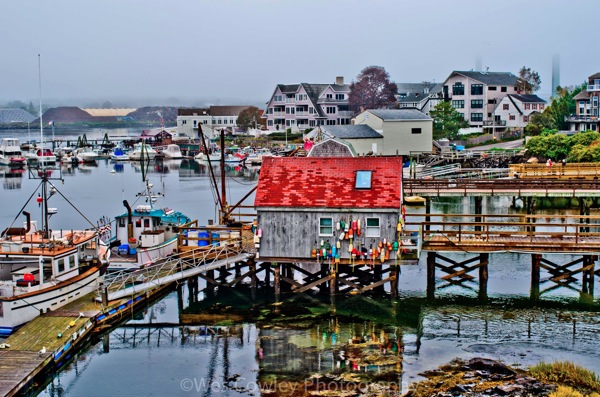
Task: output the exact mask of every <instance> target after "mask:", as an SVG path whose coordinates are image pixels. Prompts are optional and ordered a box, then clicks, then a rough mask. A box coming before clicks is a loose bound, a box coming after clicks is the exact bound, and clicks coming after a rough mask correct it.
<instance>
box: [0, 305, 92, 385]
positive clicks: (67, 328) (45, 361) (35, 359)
mask: <svg viewBox="0 0 600 397" xmlns="http://www.w3.org/2000/svg"><path fill="white" fill-rule="evenodd" d="M100 311H101V306H100V304H99V303H96V302H94V301H93V295H92V294H89V295H86V296H83V297H81V298H79V299H78V300H76V301H74V302H71V303H70V304H68V305H65V306H64V307H62V308H60V309H57V310H56V311H53V312H49V313H46V314H43V315H41V316H39V317H36V318H35V319H34V320H32V321H30V322H29V323H27V324H25V325H24V326H23V327H22V328H20V329H19V330H18V331H17V332H16V333H14V334H13V335H11V336H9V337H8V338H7V339H6V341H5V343H6V344H7V345H9V346H10V347H7V348H5V349H2V350H0V395H1V396H13V395H16V394H18V393H19V392H21V390H22V389H23V388H24V387H26V386H27V384H28V383H29V382H30V381H32V380H33V379H34V377H35V376H36V375H38V374H39V373H42V372H43V371H44V369H45V368H47V367H48V366H49V365H51V364H52V362H53V361H54V360H56V359H57V358H60V356H61V355H62V354H63V352H64V353H68V354H70V352H71V351H70V350H71V345H73V344H75V343H76V342H78V341H79V340H81V339H83V338H84V337H85V335H86V334H87V333H88V332H91V330H92V319H93V318H94V317H95V316H96V315H97V314H99V313H100ZM59 335H60V337H59ZM65 346H67V349H66V350H65Z"/></svg>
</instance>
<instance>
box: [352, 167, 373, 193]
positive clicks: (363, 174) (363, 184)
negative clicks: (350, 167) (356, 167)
mask: <svg viewBox="0 0 600 397" xmlns="http://www.w3.org/2000/svg"><path fill="white" fill-rule="evenodd" d="M372 174H373V171H356V185H355V186H354V187H355V188H356V189H370V188H371V176H372Z"/></svg>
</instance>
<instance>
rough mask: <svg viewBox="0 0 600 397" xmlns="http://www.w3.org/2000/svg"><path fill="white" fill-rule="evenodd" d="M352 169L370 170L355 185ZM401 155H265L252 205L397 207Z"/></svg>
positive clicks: (398, 204) (398, 203)
mask: <svg viewBox="0 0 600 397" xmlns="http://www.w3.org/2000/svg"><path fill="white" fill-rule="evenodd" d="M356 171H373V174H372V181H371V186H372V187H371V189H355V187H354V186H355V178H356ZM401 172H402V157H266V158H264V159H263V164H262V167H261V170H260V178H259V180H258V189H257V191H256V199H255V201H254V205H255V206H256V207H300V208H387V209H390V208H398V209H399V208H400V183H401V181H400V175H401Z"/></svg>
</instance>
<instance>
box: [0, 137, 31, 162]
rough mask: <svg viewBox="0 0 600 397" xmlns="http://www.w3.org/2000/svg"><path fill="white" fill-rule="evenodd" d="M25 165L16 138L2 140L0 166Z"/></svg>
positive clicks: (0, 143) (0, 144)
mask: <svg viewBox="0 0 600 397" xmlns="http://www.w3.org/2000/svg"><path fill="white" fill-rule="evenodd" d="M24 164H25V157H23V153H22V152H21V145H20V144H19V140H18V139H16V138H3V139H2V142H0V165H8V166H11V167H21V166H23V165H24Z"/></svg>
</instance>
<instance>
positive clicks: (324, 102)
mask: <svg viewBox="0 0 600 397" xmlns="http://www.w3.org/2000/svg"><path fill="white" fill-rule="evenodd" d="M349 95H350V85H348V84H344V78H343V77H337V78H336V81H335V83H334V84H308V83H300V84H278V85H277V87H275V90H274V92H273V95H272V96H271V99H270V100H269V101H268V102H267V106H266V110H265V112H264V114H263V118H264V119H266V124H267V129H268V130H269V131H281V130H285V129H288V128H290V129H291V130H292V131H303V130H305V129H307V128H314V127H317V126H321V125H348V124H350V119H351V117H352V112H351V111H350V105H349V102H348V97H349Z"/></svg>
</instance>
